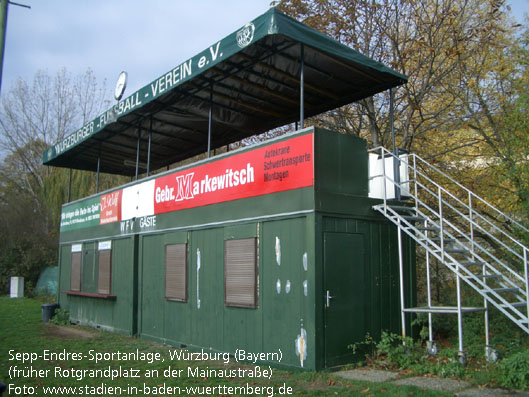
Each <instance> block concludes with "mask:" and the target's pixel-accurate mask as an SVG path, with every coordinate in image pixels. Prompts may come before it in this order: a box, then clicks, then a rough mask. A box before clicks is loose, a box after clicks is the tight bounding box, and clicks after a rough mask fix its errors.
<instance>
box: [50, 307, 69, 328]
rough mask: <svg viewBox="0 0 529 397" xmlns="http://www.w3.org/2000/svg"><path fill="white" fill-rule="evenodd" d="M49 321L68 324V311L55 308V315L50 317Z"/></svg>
mask: <svg viewBox="0 0 529 397" xmlns="http://www.w3.org/2000/svg"><path fill="white" fill-rule="evenodd" d="M50 323H52V324H55V325H68V324H70V313H69V312H68V310H65V309H57V310H56V311H55V315H54V316H53V317H52V318H51V319H50Z"/></svg>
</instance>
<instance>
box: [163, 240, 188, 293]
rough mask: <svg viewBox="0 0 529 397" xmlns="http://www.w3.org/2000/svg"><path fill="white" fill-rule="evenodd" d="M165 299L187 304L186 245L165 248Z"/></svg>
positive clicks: (169, 245) (173, 245)
mask: <svg viewBox="0 0 529 397" xmlns="http://www.w3.org/2000/svg"><path fill="white" fill-rule="evenodd" d="M165 298H166V299H171V300H177V301H181V302H187V244H168V245H166V246H165Z"/></svg>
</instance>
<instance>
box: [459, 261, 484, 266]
mask: <svg viewBox="0 0 529 397" xmlns="http://www.w3.org/2000/svg"><path fill="white" fill-rule="evenodd" d="M459 264H460V265H463V266H483V265H484V263H483V262H476V261H461V262H459Z"/></svg>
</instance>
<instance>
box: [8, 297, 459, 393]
mask: <svg viewBox="0 0 529 397" xmlns="http://www.w3.org/2000/svg"><path fill="white" fill-rule="evenodd" d="M40 305H41V302H39V301H37V300H33V299H27V298H24V299H10V298H8V297H0V322H1V324H2V326H1V327H0V357H2V358H1V359H0V380H1V381H3V382H4V383H5V384H7V385H9V384H11V390H12V393H11V394H10V395H16V394H17V393H14V392H13V391H16V392H20V394H21V395H24V394H25V393H27V394H30V393H31V392H32V391H34V392H35V394H34V395H39V396H43V395H46V394H45V393H44V391H45V388H48V387H76V388H77V391H84V392H86V391H93V392H96V393H97V392H98V391H101V390H102V389H101V387H102V386H103V385H104V386H106V387H107V389H105V390H104V393H100V395H101V394H102V395H110V394H111V392H114V393H115V392H117V391H119V390H118V389H117V388H121V395H144V394H146V392H147V391H149V392H150V394H154V395H160V394H166V395H168V394H171V393H175V391H176V392H177V391H178V389H176V390H168V388H169V387H172V388H176V387H178V388H180V392H181V394H183V395H185V394H191V395H192V394H196V395H201V394H203V393H204V389H198V390H197V389H195V390H194V391H193V390H189V391H188V392H187V393H186V389H185V388H186V387H187V388H192V387H200V388H202V387H205V388H207V387H210V388H214V387H217V389H210V391H211V392H213V394H214V395H235V394H240V393H241V389H239V390H236V389H231V390H230V389H229V388H230V387H232V388H235V387H243V388H244V389H245V390H253V391H254V393H253V394H254V395H255V394H258V395H272V394H273V395H279V394H280V392H281V391H283V394H287V393H288V391H287V388H290V392H291V393H290V394H294V395H315V396H318V395H320V396H328V395H359V396H369V397H371V396H414V397H416V396H449V395H450V393H444V392H434V391H431V390H422V389H420V388H417V387H412V386H398V385H394V384H391V383H366V382H359V381H358V382H357V381H348V380H345V379H341V378H339V377H337V376H335V375H333V374H332V373H329V372H318V373H316V372H299V371H294V372H291V371H285V370H278V369H275V368H272V371H273V373H272V376H271V377H270V379H268V378H264V377H248V376H246V377H240V376H230V377H227V378H224V377H221V378H218V377H214V376H213V377H212V376H209V377H208V376H201V374H199V375H198V376H194V375H195V374H191V376H188V373H187V371H188V369H187V368H188V367H190V368H195V367H198V368H199V369H207V368H214V369H232V370H237V369H238V368H243V369H249V370H254V369H255V367H254V366H251V365H239V364H237V365H235V364H232V363H231V360H230V364H227V365H224V364H223V363H222V361H214V362H213V361H210V362H200V361H183V360H182V361H176V360H172V361H171V360H170V358H169V354H168V351H169V350H171V351H172V350H173V349H172V348H169V347H167V346H163V345H160V344H156V343H152V342H149V341H145V340H142V339H138V338H135V337H126V336H121V335H116V334H112V333H108V332H102V331H98V330H95V329H92V328H87V327H79V326H65V327H57V326H54V325H51V324H43V323H42V315H41V308H40ZM45 351H48V352H54V353H57V354H59V353H60V354H59V356H54V357H47V358H50V359H49V360H44V359H43V358H44V357H43V355H44V354H45ZM118 351H119V352H122V353H127V352H136V351H138V352H140V354H142V355H143V356H144V357H145V360H132V359H131V360H120V359H119V357H113V358H114V359H113V360H112V359H111V358H112V357H103V359H102V360H100V361H99V362H95V360H90V358H91V357H94V356H95V353H105V352H106V353H112V352H118ZM90 352H93V353H92V354H90ZM24 353H25V354H24ZM32 353H33V359H34V360H33V361H32V362H31V361H30V360H31V359H32V357H31V354H32ZM73 353H75V355H74V356H73V357H72V354H73ZM17 354H18V356H17ZM155 354H159V356H160V357H161V358H163V359H164V361H162V360H159V361H154V360H152V361H153V362H152V363H149V360H148V359H147V358H149V357H152V356H154V355H155ZM48 355H49V354H48ZM60 355H62V356H65V355H68V356H69V357H68V358H67V359H64V357H61V356H60ZM36 356H40V357H37V358H35V357H36ZM79 357H81V358H82V359H81V360H76V358H79ZM107 358H110V360H107ZM23 359H25V360H26V361H25V362H22V360H23ZM15 366H16V368H17V369H24V370H26V372H29V371H31V370H33V373H29V374H27V373H25V374H22V373H19V374H16V375H15V376H13V377H10V372H11V374H12V373H13V367H15ZM120 367H121V370H122V374H121V376H117V377H115V378H114V379H111V377H101V376H97V375H98V374H97V373H91V371H95V370H100V371H101V372H102V374H101V375H112V373H111V372H110V371H111V370H119V368H120ZM169 367H170V369H171V370H172V374H169V373H167V370H168V369H169ZM261 368H262V369H263V370H264V369H267V368H266V367H261ZM105 370H106V371H107V372H104V371H105ZM180 370H181V371H180ZM37 371H41V373H40V374H39V373H38V372H37ZM83 371H85V372H84V373H83ZM136 371H138V374H137V375H138V376H139V377H130V376H126V375H136V374H135V372H136ZM24 375H27V376H24ZM46 375H47V376H46ZM94 375H95V376H94ZM149 375H150V376H149ZM167 375H168V376H167ZM171 375H180V376H177V377H171ZM223 386H225V387H226V388H225V389H220V388H219V387H223ZM14 387H17V388H18V389H13V388H14ZM109 387H113V388H116V389H115V390H110V389H108V388H109ZM164 387H165V389H163V388H164ZM24 388H26V389H25V390H24ZM30 388H31V389H30ZM98 388H99V389H98ZM136 388H137V389H136ZM257 388H260V389H257ZM237 391H238V392H239V393H237ZM256 391H259V393H255V392H256ZM162 392H164V393H162ZM155 393H156V394H155ZM72 394H73V392H70V393H64V395H72ZM94 394H95V393H94ZM116 394H119V393H116ZM175 394H178V393H175ZM47 395H59V394H57V391H56V393H55V394H47Z"/></svg>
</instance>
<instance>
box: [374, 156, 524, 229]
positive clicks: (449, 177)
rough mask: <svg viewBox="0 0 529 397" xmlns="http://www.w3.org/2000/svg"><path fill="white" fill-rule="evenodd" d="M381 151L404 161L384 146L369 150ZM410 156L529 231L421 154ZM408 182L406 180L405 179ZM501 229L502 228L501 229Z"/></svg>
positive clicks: (415, 166) (509, 220)
mask: <svg viewBox="0 0 529 397" xmlns="http://www.w3.org/2000/svg"><path fill="white" fill-rule="evenodd" d="M377 150H378V151H380V152H381V153H385V154H389V155H391V156H393V157H394V158H396V159H397V160H399V161H403V160H402V159H401V158H399V157H398V156H395V154H394V153H392V152H390V151H389V150H387V149H386V148H385V147H384V146H377V147H376V148H373V149H371V150H369V152H373V153H375V152H376V151H377ZM408 156H412V157H413V158H414V159H418V160H419V161H420V162H422V163H423V164H424V165H426V166H427V167H429V168H431V169H433V170H434V171H435V172H437V173H438V174H440V175H442V176H443V177H444V178H446V179H448V180H450V182H452V183H454V184H455V185H457V187H459V188H461V189H463V190H464V191H465V192H466V193H467V194H469V195H470V196H472V197H474V198H476V199H478V200H479V201H480V202H482V203H483V204H485V205H486V206H487V207H489V208H490V209H492V210H494V211H495V212H496V213H498V214H499V215H501V216H502V217H504V218H505V219H506V220H507V221H508V222H511V223H513V224H515V225H516V226H518V227H519V228H520V229H523V230H524V231H525V232H527V233H529V229H528V228H526V227H525V226H524V225H522V224H521V223H520V222H518V221H516V220H514V219H512V218H511V217H510V216H509V215H507V214H505V213H504V212H503V211H501V210H499V209H498V208H496V207H495V206H493V205H492V204H490V203H489V202H488V201H485V199H483V198H481V197H480V196H478V195H477V194H476V193H474V192H473V191H472V190H470V189H468V188H467V187H465V186H463V185H462V184H461V183H459V182H458V181H456V180H455V179H454V178H452V177H451V176H449V175H447V174H446V173H444V172H443V171H441V170H440V169H439V168H437V167H436V166H434V165H432V164H430V163H428V162H427V161H426V160H424V159H423V158H422V157H421V156H419V155H417V154H415V153H410V154H408ZM384 157H385V156H384ZM408 166H411V164H410V162H408ZM413 168H415V169H417V165H414V166H413ZM404 182H406V181H404ZM500 230H501V229H500ZM504 233H505V234H507V235H509V234H508V233H506V232H504Z"/></svg>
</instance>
